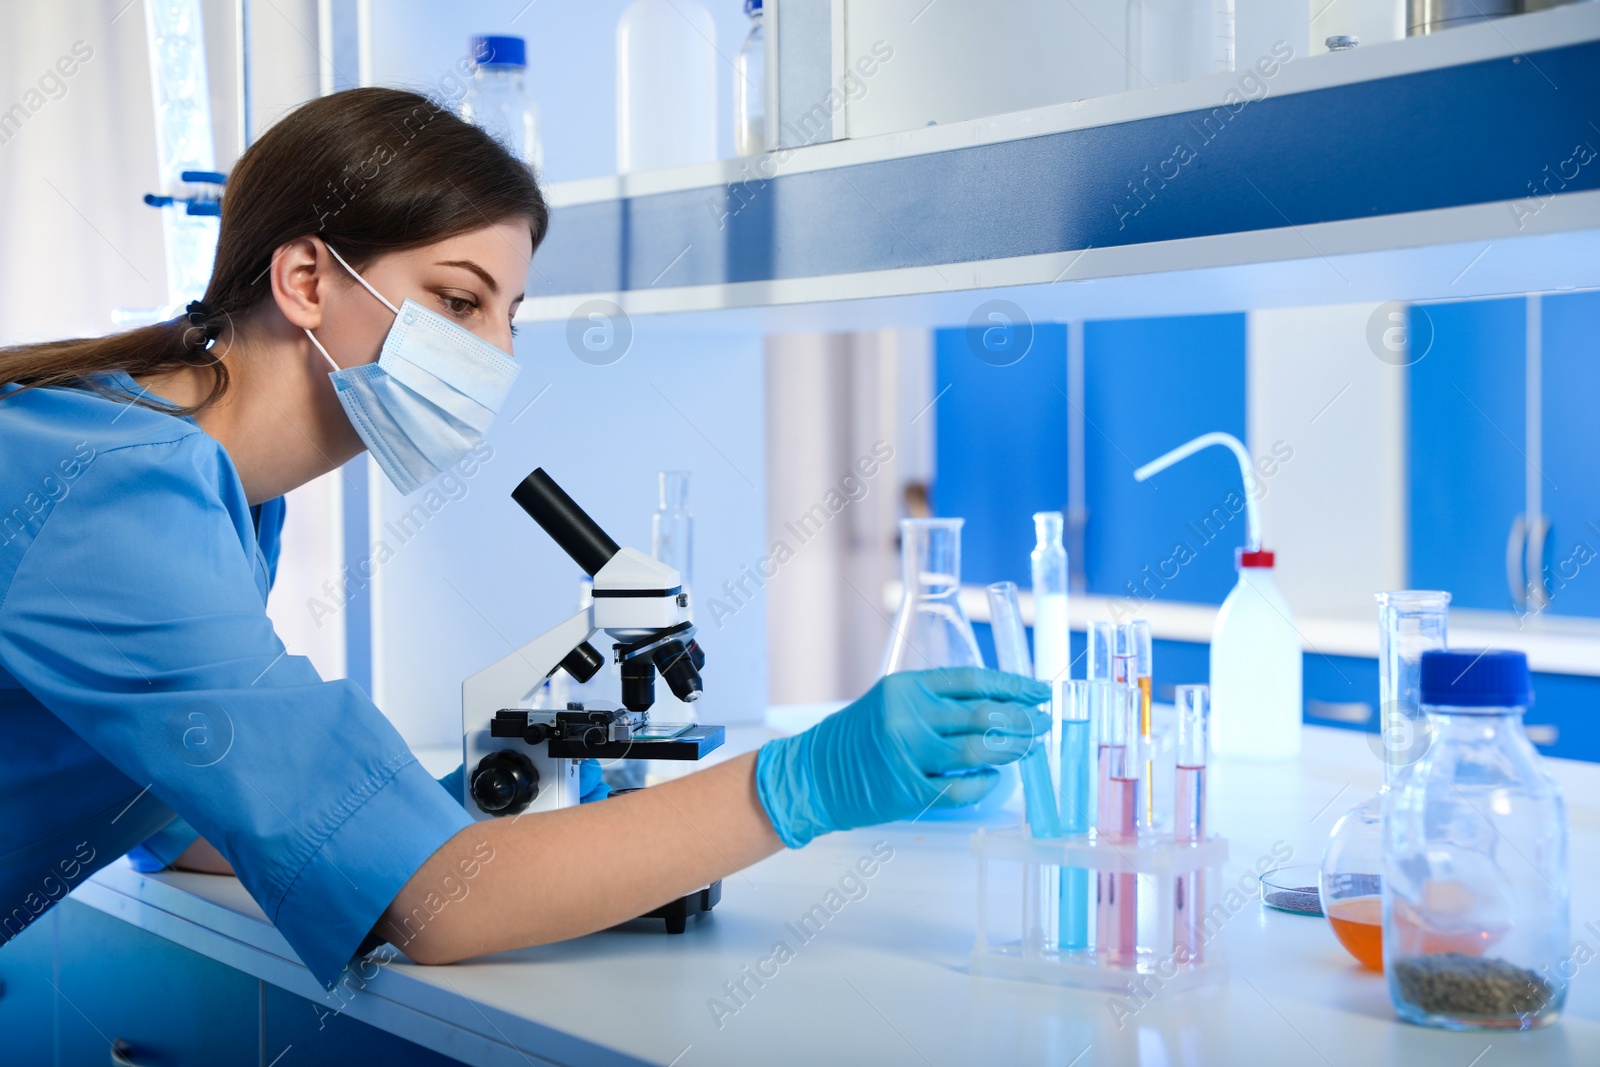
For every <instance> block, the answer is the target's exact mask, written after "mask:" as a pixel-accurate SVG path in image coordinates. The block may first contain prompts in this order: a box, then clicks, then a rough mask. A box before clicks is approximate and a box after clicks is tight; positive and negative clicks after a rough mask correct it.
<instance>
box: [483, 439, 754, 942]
mask: <svg viewBox="0 0 1600 1067" xmlns="http://www.w3.org/2000/svg"><path fill="white" fill-rule="evenodd" d="M511 497H512V499H513V500H515V501H516V502H517V503H518V504H519V505H521V507H522V509H523V510H524V511H526V512H527V513H528V514H529V516H531V517H532V518H533V520H534V521H535V522H537V523H538V524H539V525H540V526H541V527H543V528H544V531H545V532H546V533H547V534H549V535H550V537H551V539H553V540H554V541H555V543H556V544H557V545H560V546H561V548H562V549H563V550H564V551H565V552H566V553H567V555H569V556H571V557H572V559H573V560H574V561H575V562H576V563H577V564H578V566H579V567H582V568H583V570H584V571H585V572H586V573H587V574H588V575H589V576H590V577H591V578H592V579H593V580H594V595H593V598H592V600H591V602H590V603H589V604H587V605H586V606H584V607H583V608H582V609H580V610H579V611H578V613H577V614H575V615H573V616H572V617H571V618H569V619H567V620H566V621H564V622H561V623H558V624H556V625H555V626H554V627H552V628H551V629H549V630H547V631H545V633H543V634H541V635H540V636H539V637H536V638H534V639H533V640H532V641H529V642H528V643H527V644H525V645H523V646H522V647H521V648H519V649H517V650H516V651H515V652H513V653H511V654H510V655H508V656H506V657H504V658H502V659H500V660H498V661H496V662H495V663H492V664H490V665H489V666H488V667H485V668H484V669H483V670H481V671H479V672H478V673H477V674H474V675H472V676H471V677H469V678H467V680H466V681H465V682H463V683H462V686H461V718H462V734H463V749H464V756H465V766H466V776H465V777H466V781H465V783H464V792H465V796H464V797H463V802H464V803H465V805H466V809H467V811H468V812H470V813H471V814H472V815H473V816H474V817H475V818H478V819H492V818H504V817H506V816H520V815H524V814H531V813H536V812H543V811H556V810H559V809H561V808H569V807H575V806H577V804H578V764H579V761H581V760H584V759H602V760H610V759H649V760H698V759H700V758H701V757H703V756H705V755H706V754H707V753H708V752H711V751H712V750H714V749H716V748H718V747H719V746H720V745H721V744H722V742H723V737H724V731H723V728H722V727H721V726H708V725H696V724H692V723H666V722H651V721H650V706H651V705H652V704H654V703H655V679H656V675H657V674H658V673H659V674H660V675H661V677H662V679H663V680H664V681H665V682H666V683H667V685H668V686H669V687H670V688H671V689H672V692H673V694H674V695H676V696H677V697H678V699H679V700H682V701H685V702H692V701H694V700H697V699H698V698H699V696H700V693H701V691H702V686H701V681H700V668H701V667H703V666H705V653H704V652H702V651H701V649H700V646H699V645H698V644H696V643H695V628H694V623H693V622H692V621H691V620H690V618H689V598H688V596H687V594H685V593H684V591H683V582H682V579H681V578H680V577H679V575H678V572H677V571H676V570H675V569H674V568H672V567H669V566H667V565H666V564H664V563H661V562H659V561H658V560H654V559H651V558H650V557H649V556H646V555H645V554H644V553H642V552H639V551H638V550H636V549H632V548H622V547H621V546H619V545H618V544H617V543H616V542H615V541H613V540H612V539H611V538H610V537H609V536H607V534H606V532H605V531H604V530H602V529H601V528H600V527H599V525H598V524H597V523H595V521H594V520H593V519H591V518H590V517H589V516H588V515H587V514H586V513H585V512H584V510H583V509H582V508H580V507H579V506H578V505H577V503H576V502H574V501H573V499H572V498H571V497H570V496H568V495H567V494H566V492H564V491H563V490H562V488H561V487H560V486H559V485H557V484H556V483H555V480H554V479H552V478H551V477H550V476H549V475H548V474H546V473H545V472H544V469H543V468H542V467H541V468H539V469H536V470H535V471H534V472H533V473H532V474H530V475H528V476H527V477H526V478H524V479H523V480H522V482H521V483H520V484H519V485H518V486H517V487H516V489H514V490H512V493H511ZM601 631H604V632H605V634H606V636H607V637H608V638H610V640H611V642H612V655H613V657H614V658H615V660H616V662H617V663H618V664H619V665H620V667H621V672H622V705H623V706H622V707H620V708H618V707H614V706H611V705H610V704H607V703H602V702H598V701H594V702H589V703H576V702H574V703H569V704H568V705H567V706H566V708H565V709H536V708H532V707H530V706H529V703H530V700H529V697H530V694H532V693H533V692H534V691H535V690H537V689H538V688H539V686H540V685H542V684H543V682H544V681H545V679H546V678H549V677H550V676H551V675H553V674H554V673H555V672H556V671H558V670H564V671H566V672H567V673H568V674H569V675H571V676H572V677H573V678H574V679H576V680H577V681H578V682H580V683H581V682H587V681H588V680H589V679H591V678H593V677H594V676H595V674H596V673H597V672H598V671H599V670H600V668H601V667H602V666H603V665H604V663H605V660H604V659H603V657H602V656H601V653H600V651H599V650H598V649H596V648H595V646H594V645H593V644H591V643H590V642H591V641H593V640H595V638H596V635H598V634H599V633H600V632H601ZM721 888H722V887H721V883H720V882H713V883H712V884H711V885H710V886H707V887H706V888H705V889H702V890H699V891H698V892H696V893H692V894H690V895H689V896H687V897H682V898H679V899H678V900H675V901H673V902H671V903H669V904H667V905H666V906H664V907H662V908H658V909H657V910H656V911H653V912H651V913H650V914H649V916H646V917H656V918H663V919H665V920H666V921H667V930H668V932H669V933H681V932H682V931H683V929H684V926H685V922H686V919H687V917H688V916H689V915H692V914H695V913H697V912H702V911H709V910H710V909H711V907H712V906H713V905H715V904H716V903H717V900H718V899H719V898H720V896H721Z"/></svg>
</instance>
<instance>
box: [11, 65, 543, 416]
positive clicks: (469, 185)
mask: <svg viewBox="0 0 1600 1067" xmlns="http://www.w3.org/2000/svg"><path fill="white" fill-rule="evenodd" d="M507 218H523V219H526V220H527V222H528V229H529V231H530V233H531V234H532V237H533V245H534V247H535V248H537V247H538V246H539V243H540V241H542V240H543V239H544V235H545V230H546V228H547V226H548V225H549V213H548V211H547V209H546V207H545V203H544V198H543V197H542V196H541V195H540V193H539V188H538V185H537V183H536V182H535V181H534V178H533V175H532V174H531V173H530V172H529V170H528V168H527V167H526V166H525V165H523V164H522V163H521V162H520V161H518V160H517V159H516V158H515V157H513V156H512V155H511V154H510V153H509V152H507V151H506V150H505V149H504V148H503V147H502V146H501V145H500V143H499V142H498V141H496V140H494V138H492V137H491V136H490V135H489V134H487V133H485V132H484V131H482V130H481V129H479V128H478V127H476V126H473V125H471V124H469V123H467V122H464V121H463V120H462V119H460V118H458V117H457V116H455V115H453V114H451V113H450V112H449V111H447V110H445V109H444V108H443V107H441V106H440V105H439V104H437V103H435V102H433V101H431V100H429V99H427V98H426V97H422V96H418V95H417V94H416V93H409V92H404V91H401V90H398V89H350V90H348V91H346V92H342V93H333V94H331V95H329V96H324V97H320V98H318V99H316V100H312V101H311V102H309V103H307V104H303V105H302V106H300V107H299V108H297V109H296V110H294V111H293V112H291V113H290V114H289V115H287V116H285V117H284V118H283V119H282V120H281V121H279V122H278V123H277V124H276V125H275V126H273V127H272V128H271V129H270V130H268V131H267V132H266V133H265V134H264V135H262V137H261V139H260V140H259V141H257V142H256V143H255V144H253V145H251V146H250V148H249V149H247V150H246V151H245V153H244V154H243V155H242V156H240V157H239V162H238V164H237V165H236V166H235V167H234V169H233V173H232V174H231V175H230V176H229V178H228V190H227V194H226V196H224V198H223V204H222V226H221V230H220V234H219V236H218V239H217V257H216V260H215V263H214V264H213V267H212V272H211V281H210V284H209V285H207V287H206V293H205V297H204V298H203V299H202V300H199V301H196V302H194V303H192V304H190V305H189V309H188V311H187V313H186V314H184V315H180V316H178V317H177V318H175V319H170V320H168V321H166V322H158V323H155V324H153V325H150V326H141V327H139V328H138V329H134V330H128V331H125V332H122V333H116V334H110V335H108V336H105V337H90V338H76V339H72V340H65V341H44V342H41V343H37V344H28V345H17V346H14V347H10V348H0V386H4V385H7V384H15V385H19V386H21V387H22V389H24V390H26V389H37V388H45V387H51V386H58V387H59V386H65V387H70V388H78V389H90V390H93V391H95V392H98V393H101V394H102V395H106V396H113V397H119V398H121V399H127V400H132V401H135V402H137V403H141V404H144V405H145V406H147V407H153V408H156V409H157V410H162V411H168V412H171V413H174V414H185V415H189V414H194V413H195V412H197V411H200V410H202V409H204V408H206V407H208V406H210V405H211V404H214V403H215V402H216V401H217V400H218V399H219V398H220V397H221V396H222V395H223V393H225V392H226V391H227V389H228V384H229V376H228V368H227V363H226V361H225V360H223V359H220V358H218V355H217V353H216V352H215V351H214V349H215V346H216V345H217V344H218V343H219V342H220V343H222V344H224V345H226V343H227V342H229V341H231V339H232V338H231V333H232V331H233V329H234V326H235V324H236V323H238V322H241V321H243V319H244V318H245V317H246V316H247V315H248V314H249V313H250V312H252V311H253V310H254V309H255V308H256V307H257V306H259V305H261V304H263V303H265V302H266V301H267V300H269V299H271V295H272V288H271V285H270V284H269V283H267V281H266V275H267V271H268V270H269V269H270V268H271V265H272V255H273V253H274V252H275V251H276V250H277V249H279V248H281V247H282V246H283V245H285V244H287V243H288V242H290V241H293V240H295V239H296V238H299V237H305V236H310V235H315V236H318V237H321V238H323V239H325V240H326V241H328V243H330V244H333V245H335V246H336V247H337V248H338V249H339V250H340V251H341V252H342V253H343V254H344V256H345V258H347V259H348V260H350V263H351V265H352V266H354V267H355V268H356V269H357V270H360V269H361V268H362V267H364V266H365V265H366V264H367V263H370V262H371V261H372V260H373V259H375V258H377V257H378V256H380V255H383V254H385V253H388V252H396V251H401V250H404V249H407V248H415V247H418V246H420V245H427V244H433V243H434V242H436V241H442V240H444V239H446V238H449V237H454V236H456V235H458V234H462V233H466V232H468V231H470V230H476V229H479V228H480V227H483V226H487V225H490V224H491V223H494V222H498V221H501V220H503V219H507ZM182 367H202V368H205V369H207V370H209V371H210V372H211V374H212V376H213V385H212V388H211V392H210V393H209V394H208V395H207V396H206V397H205V398H204V399H202V400H201V401H200V402H199V403H197V404H195V405H193V406H192V407H174V406H172V405H168V404H164V403H161V402H160V401H156V400H153V399H151V398H149V397H146V396H137V395H136V396H124V395H122V394H121V393H120V392H119V391H118V390H116V389H114V388H113V387H111V386H110V385H109V384H107V383H106V382H105V381H104V379H103V376H104V375H106V374H108V373H111V372H114V371H121V372H123V373H125V374H128V375H130V376H133V377H140V376H143V375H150V374H160V373H164V372H168V371H173V370H177V369H179V368H182ZM17 392H18V391H13V392H11V393H9V394H3V395H0V403H3V402H4V399H5V396H7V395H9V396H15V395H17Z"/></svg>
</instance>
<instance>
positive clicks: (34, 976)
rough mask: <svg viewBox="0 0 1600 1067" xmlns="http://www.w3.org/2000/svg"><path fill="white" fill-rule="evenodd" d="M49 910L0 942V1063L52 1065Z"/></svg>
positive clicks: (52, 934) (51, 930)
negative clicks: (18, 932)
mask: <svg viewBox="0 0 1600 1067" xmlns="http://www.w3.org/2000/svg"><path fill="white" fill-rule="evenodd" d="M55 945H56V932H55V911H54V910H52V911H47V912H45V913H44V914H43V915H42V916H40V917H39V918H38V919H37V920H35V921H34V922H33V924H32V925H30V926H28V927H27V928H26V929H24V930H23V931H22V932H21V933H20V934H18V935H17V936H16V937H13V938H12V939H11V940H10V941H7V942H6V943H5V944H4V945H0V1062H5V1063H41V1064H45V1063H54V1062H56V1060H55V1012H56V999H57V998H56V991H55V990H54V989H52V988H50V983H51V982H52V981H54V980H55V978H54V972H53V971H52V965H53V963H54V960H55Z"/></svg>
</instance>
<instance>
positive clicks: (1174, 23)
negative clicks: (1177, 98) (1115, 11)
mask: <svg viewBox="0 0 1600 1067" xmlns="http://www.w3.org/2000/svg"><path fill="white" fill-rule="evenodd" d="M1126 56H1127V60H1128V88H1129V89H1145V88H1148V87H1149V86H1152V85H1170V84H1171V83H1173V82H1182V81H1188V80H1190V79H1191V78H1203V77H1205V76H1206V75H1208V74H1212V73H1215V72H1217V71H1222V70H1232V69H1233V65H1234V0H1129V3H1128V47H1127V52H1126Z"/></svg>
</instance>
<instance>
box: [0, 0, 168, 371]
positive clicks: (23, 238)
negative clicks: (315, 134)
mask: <svg viewBox="0 0 1600 1067" xmlns="http://www.w3.org/2000/svg"><path fill="white" fill-rule="evenodd" d="M124 3H126V0H120V2H114V0H98V2H88V0H85V2H83V3H73V4H11V5H8V7H7V11H6V15H7V19H6V32H5V33H4V34H0V116H4V114H5V113H7V112H9V111H10V109H11V108H12V107H13V106H14V105H22V106H23V107H24V108H28V107H29V106H28V100H29V98H28V96H27V94H28V93H29V92H30V91H33V92H35V93H38V96H36V97H35V98H33V99H34V100H35V101H36V102H37V103H39V104H40V105H41V106H39V107H37V108H36V109H32V108H29V110H31V111H32V112H33V113H31V114H29V115H28V116H27V118H26V119H25V121H23V123H22V125H21V128H20V129H14V128H13V127H12V126H10V125H7V126H6V127H5V128H4V130H3V131H0V235H4V240H3V241H0V344H11V343H16V342H21V341H37V340H45V339H50V338H57V337H69V336H84V335H93V334H101V333H105V332H108V331H109V330H110V329H111V328H112V323H111V309H112V308H114V307H153V306H155V305H156V304H159V303H163V302H164V301H165V299H166V288H167V284H166V264H165V260H164V258H163V253H162V245H161V217H160V215H159V214H158V213H157V212H155V211H153V210H152V209H150V208H148V207H145V206H144V204H142V203H141V202H140V198H141V197H142V196H143V195H144V194H145V193H147V192H151V191H153V190H154V189H155V185H156V149H155V134H154V129H155V127H154V119H153V117H152V114H151V103H150V66H149V60H148V59H147V58H146V53H145V31H144V13H143V11H142V10H141V9H140V8H139V7H138V6H137V5H135V6H134V8H133V9H132V10H130V11H128V12H125V13H123V14H122V16H121V17H120V18H118V17H116V16H117V14H118V9H120V8H121V7H122V6H123V4H124ZM113 19H115V21H113ZM79 41H81V42H83V45H84V46H85V47H87V48H89V49H92V50H93V55H92V57H91V58H90V59H88V60H87V61H85V62H82V63H79V64H78V67H77V70H76V72H75V73H74V74H73V75H72V76H71V77H70V78H67V79H65V92H64V93H62V94H61V95H60V97H59V99H49V98H48V97H47V96H45V95H44V93H42V92H40V86H39V82H40V79H41V77H42V76H44V75H45V74H46V73H47V72H51V71H53V68H54V65H55V63H56V62H57V60H59V59H60V58H61V57H63V56H70V53H71V49H72V46H73V44H74V43H75V42H79Z"/></svg>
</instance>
